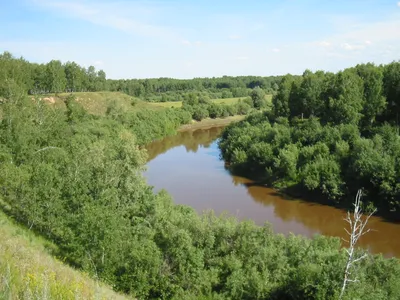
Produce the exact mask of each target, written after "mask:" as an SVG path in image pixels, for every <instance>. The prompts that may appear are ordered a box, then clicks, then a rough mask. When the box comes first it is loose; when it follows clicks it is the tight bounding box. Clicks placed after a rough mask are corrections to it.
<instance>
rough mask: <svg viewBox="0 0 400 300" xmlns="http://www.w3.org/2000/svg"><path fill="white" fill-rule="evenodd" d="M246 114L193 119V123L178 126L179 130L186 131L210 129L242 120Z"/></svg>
mask: <svg viewBox="0 0 400 300" xmlns="http://www.w3.org/2000/svg"><path fill="white" fill-rule="evenodd" d="M245 117H246V116H242V115H236V116H230V117H227V118H223V119H222V118H216V119H211V118H207V119H204V120H201V121H194V120H193V121H192V123H189V124H185V125H182V126H181V127H179V128H178V130H177V131H186V130H194V129H208V128H212V127H219V126H227V125H229V124H230V123H232V122H237V121H241V120H243V119H244V118H245Z"/></svg>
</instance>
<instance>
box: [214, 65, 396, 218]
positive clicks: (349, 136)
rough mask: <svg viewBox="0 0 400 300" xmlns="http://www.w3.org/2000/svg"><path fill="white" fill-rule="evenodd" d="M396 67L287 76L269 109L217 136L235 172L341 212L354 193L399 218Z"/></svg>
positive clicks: (371, 206) (351, 69)
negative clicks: (336, 206) (333, 204)
mask: <svg viewBox="0 0 400 300" xmlns="http://www.w3.org/2000/svg"><path fill="white" fill-rule="evenodd" d="M399 112H400V62H393V63H391V64H388V65H385V66H375V65H373V64H365V65H357V66H356V67H354V68H349V69H346V70H344V71H342V72H339V73H337V74H332V73H324V72H316V73H312V72H310V71H305V72H304V74H303V76H302V77H296V78H295V77H292V76H290V75H288V76H285V77H284V78H283V79H282V82H281V83H280V87H279V92H278V93H277V94H276V95H275V96H274V98H273V110H272V111H271V112H267V113H258V114H254V115H252V116H250V117H248V118H247V119H246V120H244V121H243V122H240V123H237V124H233V125H232V126H230V127H228V128H227V129H226V131H225V132H224V133H223V135H222V138H221V141H220V144H219V146H220V148H221V151H222V156H223V157H224V159H225V160H227V161H229V162H230V164H231V167H232V168H234V169H236V170H242V171H243V170H247V171H249V170H251V171H252V172H253V173H256V174H258V176H259V177H260V178H261V179H263V180H265V182H267V183H269V184H272V185H274V186H276V187H279V188H284V189H286V191H289V192H295V193H297V194H300V195H303V196H306V197H313V196H314V197H318V198H319V199H321V198H324V199H327V200H330V201H332V202H336V203H339V204H342V205H344V206H346V205H347V204H349V203H350V204H351V203H352V202H353V197H354V195H355V194H356V192H357V189H358V188H362V189H363V190H364V195H365V197H364V199H365V200H366V201H367V205H368V206H369V207H370V208H373V207H376V208H377V209H378V210H379V212H380V213H381V214H391V215H392V216H394V217H396V216H397V217H398V216H399V212H400V139H399Z"/></svg>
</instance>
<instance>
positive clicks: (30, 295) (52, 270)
mask: <svg viewBox="0 0 400 300" xmlns="http://www.w3.org/2000/svg"><path fill="white" fill-rule="evenodd" d="M49 247H55V246H53V245H52V244H50V243H49V242H47V241H45V240H44V239H43V238H40V237H38V236H36V235H34V234H33V233H32V232H31V231H29V230H27V229H25V228H23V227H21V226H19V225H16V224H15V223H14V222H13V221H12V220H11V219H10V218H9V217H7V216H6V215H5V214H4V213H3V212H2V211H0V299H10V300H11V299H127V298H126V297H125V296H122V295H119V294H117V293H115V292H114V291H112V290H111V288H110V287H107V286H105V285H104V284H101V283H100V282H97V281H94V280H93V279H91V278H90V277H89V276H88V275H87V274H84V273H82V272H79V271H77V270H75V269H73V268H71V267H68V266H66V265H65V264H63V263H62V262H61V261H58V260H57V259H55V258H54V257H52V256H51V255H50V254H49V250H47V249H49Z"/></svg>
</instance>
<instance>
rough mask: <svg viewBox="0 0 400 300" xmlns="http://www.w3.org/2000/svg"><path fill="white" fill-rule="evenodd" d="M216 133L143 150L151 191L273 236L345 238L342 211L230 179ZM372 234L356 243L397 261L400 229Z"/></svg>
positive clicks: (381, 224) (378, 223)
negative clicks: (268, 228)
mask: <svg viewBox="0 0 400 300" xmlns="http://www.w3.org/2000/svg"><path fill="white" fill-rule="evenodd" d="M221 131H222V128H211V129H206V130H196V131H185V132H181V133H179V134H177V135H175V136H172V137H168V138H166V139H164V140H160V141H156V142H154V143H152V144H150V145H148V147H147V149H148V152H149V162H148V170H147V171H146V172H145V176H146V177H147V179H148V182H149V184H151V185H153V186H154V187H155V189H156V190H160V189H162V188H164V189H166V190H167V191H168V192H169V193H170V194H172V196H173V197H174V199H175V202H176V203H178V204H186V205H190V206H192V207H194V208H195V209H196V210H197V211H199V212H201V211H204V210H207V209H213V210H215V212H216V213H222V212H225V211H227V212H228V213H230V214H233V215H235V216H237V217H238V218H239V219H252V220H254V222H256V223H257V224H260V225H261V224H263V223H264V222H269V223H271V224H272V227H273V229H274V231H275V232H278V233H284V234H288V233H289V232H293V233H295V234H302V235H305V236H312V235H314V234H317V233H319V234H324V235H330V236H338V237H345V231H344V226H346V223H345V222H344V221H343V218H344V216H345V212H344V211H342V210H339V209H336V208H333V207H330V206H325V205H320V204H316V203H309V202H305V201H301V200H297V199H290V198H288V197H282V196H281V195H279V194H278V193H277V192H276V191H275V190H273V189H270V188H267V187H265V186H260V185H257V184H256V183H254V182H253V181H251V180H249V179H247V178H244V177H239V176H233V175H232V174H230V173H229V172H228V171H227V170H226V169H225V168H224V162H223V161H220V160H219V149H218V147H217V144H216V139H217V138H218V136H219V134H220V133H221ZM369 227H370V228H373V229H374V231H372V232H370V233H369V234H367V235H365V236H364V237H363V239H362V240H361V241H360V244H361V245H362V246H363V247H365V248H369V249H370V250H371V251H372V252H374V253H379V252H381V253H383V254H384V255H385V256H400V239H398V235H399V233H400V225H399V224H394V223H389V222H385V221H384V220H382V219H381V218H377V217H375V218H371V220H370V222H369Z"/></svg>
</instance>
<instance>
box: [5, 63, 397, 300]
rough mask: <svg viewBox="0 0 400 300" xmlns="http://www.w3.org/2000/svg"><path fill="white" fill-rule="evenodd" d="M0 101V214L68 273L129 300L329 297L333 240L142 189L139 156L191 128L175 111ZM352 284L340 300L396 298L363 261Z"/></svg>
mask: <svg viewBox="0 0 400 300" xmlns="http://www.w3.org/2000/svg"><path fill="white" fill-rule="evenodd" d="M0 62H1V60H0ZM1 70H4V69H1ZM279 93H282V92H281V91H280V92H279ZM278 95H280V94H278ZM0 98H1V99H2V101H1V105H0V108H1V123H0V139H1V144H0V168H1V169H0V170H1V172H0V186H1V189H0V200H1V208H2V210H3V211H4V212H6V213H7V214H8V215H9V216H12V217H13V218H14V219H15V220H16V221H18V222H19V223H21V224H23V225H25V226H26V227H28V228H30V229H32V230H34V231H35V232H36V233H38V234H40V235H42V236H43V237H45V238H47V239H48V240H50V241H52V242H53V243H54V244H55V245H56V247H55V249H54V250H53V252H54V254H55V255H57V256H59V257H62V258H63V259H64V260H65V261H66V262H68V263H69V264H71V265H72V266H74V267H76V268H78V269H80V270H83V271H85V272H87V273H89V274H91V275H92V276H94V277H96V278H99V279H100V280H102V281H103V282H105V283H107V284H109V285H111V286H113V288H114V289H115V290H117V291H120V292H123V293H126V294H129V295H130V296H132V297H137V298H139V299H159V298H161V299H193V298H195V299H337V298H338V296H339V293H340V288H341V284H342V282H343V273H344V267H345V264H346V260H347V256H346V253H345V251H344V250H341V249H340V240H339V239H335V238H328V237H324V236H316V237H315V238H313V239H307V238H304V237H301V236H293V235H290V236H288V237H285V236H283V235H276V234H274V233H273V231H272V229H271V228H270V226H269V225H268V224H266V225H265V226H263V227H260V226H256V225H254V223H253V222H250V221H248V222H238V221H237V220H236V219H234V218H230V217H227V216H221V217H217V216H215V215H214V214H213V212H207V213H204V214H202V215H198V214H197V213H196V212H195V211H194V210H193V209H192V208H190V207H187V206H182V205H174V204H173V201H172V199H171V198H170V197H169V196H168V194H167V193H166V192H164V191H162V192H160V193H157V194H156V193H154V192H153V190H152V188H151V187H150V186H148V185H147V184H146V182H145V180H144V178H143V176H142V170H143V166H144V164H145V162H146V152H145V150H143V149H142V147H141V146H142V145H144V144H145V143H147V142H149V141H151V140H153V139H156V138H159V137H161V136H164V135H166V134H169V133H172V132H174V130H175V129H176V128H177V127H178V126H179V125H180V124H183V123H185V122H187V121H188V120H190V114H188V112H187V111H186V110H184V109H165V110H164V109H162V110H143V111H142V110H139V111H136V112H126V111H124V110H121V109H119V108H118V107H116V106H115V105H110V106H109V107H108V109H107V110H106V113H105V115H104V116H101V115H92V114H88V113H87V112H86V111H85V110H84V109H83V108H82V106H81V104H80V103H79V102H78V101H76V99H74V97H73V96H71V97H68V98H67V99H65V109H57V108H55V107H54V106H51V105H47V104H46V103H44V102H43V101H41V100H39V98H38V97H34V98H33V99H32V97H31V96H29V97H27V95H26V90H24V88H23V87H20V85H19V83H18V81H17V80H15V79H13V78H11V77H6V79H3V81H2V90H1V93H0ZM275 102H276V99H275ZM275 107H276V105H275ZM263 119H265V117H264V115H263V114H259V115H256V116H252V117H250V118H249V119H248V120H247V121H246V122H247V123H249V124H246V123H245V124H244V125H243V124H242V125H243V127H244V128H248V127H249V126H253V125H252V124H257V122H256V120H257V121H258V120H263ZM281 123H284V121H283V122H281ZM281 123H277V124H279V126H282V128H285V127H283V126H284V125H282V124H281ZM277 126H278V125H277ZM265 127H266V129H268V126H265ZM238 128H239V127H238V126H233V127H231V128H230V129H228V131H227V132H230V131H232V132H233V131H235V130H236V131H238V130H240V128H239V129H238ZM287 130H288V131H289V129H287ZM255 132H258V131H257V130H255ZM350 132H351V131H350ZM228 136H229V134H227V133H225V135H224V138H225V140H224V142H225V144H227V143H226V139H227V137H228ZM243 139H246V137H242V136H241V137H240V138H239V139H238V140H239V141H241V140H243ZM255 157H259V156H255ZM171 172H173V170H171ZM357 251H359V252H361V250H357ZM357 274H358V276H357V277H358V279H359V282H358V283H355V284H351V285H350V286H349V287H348V289H347V290H346V293H345V295H344V299H355V298H362V299H374V300H375V299H399V297H400V284H399V281H400V265H399V261H398V260H397V259H384V258H383V257H382V256H380V255H376V256H373V255H368V258H367V259H365V260H363V261H361V262H360V264H359V265H358V269H357Z"/></svg>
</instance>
